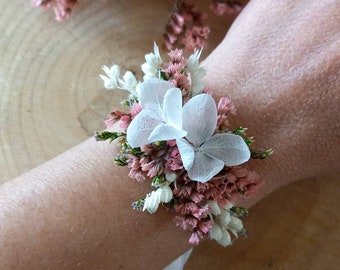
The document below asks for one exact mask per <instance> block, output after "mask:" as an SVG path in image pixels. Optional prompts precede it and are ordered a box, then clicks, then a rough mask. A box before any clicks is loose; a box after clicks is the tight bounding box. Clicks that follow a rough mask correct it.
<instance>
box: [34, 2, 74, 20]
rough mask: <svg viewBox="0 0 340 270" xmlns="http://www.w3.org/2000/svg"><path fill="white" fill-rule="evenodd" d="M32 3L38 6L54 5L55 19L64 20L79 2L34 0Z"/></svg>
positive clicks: (49, 6) (48, 6)
mask: <svg viewBox="0 0 340 270" xmlns="http://www.w3.org/2000/svg"><path fill="white" fill-rule="evenodd" d="M32 4H33V5H34V6H36V7H38V6H41V7H44V8H51V7H53V10H54V13H55V19H56V20H57V21H63V20H64V19H66V18H68V17H69V16H70V14H71V11H72V8H74V6H76V5H77V4H78V1H77V0H32Z"/></svg>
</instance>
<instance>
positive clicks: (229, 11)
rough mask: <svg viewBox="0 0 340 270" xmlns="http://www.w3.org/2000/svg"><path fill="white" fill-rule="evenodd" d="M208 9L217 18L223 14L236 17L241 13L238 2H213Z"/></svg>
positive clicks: (214, 0)
mask: <svg viewBox="0 0 340 270" xmlns="http://www.w3.org/2000/svg"><path fill="white" fill-rule="evenodd" d="M210 9H211V11H212V12H214V13H215V14H216V15H219V16H221V15H224V14H226V15H237V14H239V13H240V12H241V11H242V9H243V6H242V4H241V3H240V2H239V1H223V0H213V1H212V4H211V5H210Z"/></svg>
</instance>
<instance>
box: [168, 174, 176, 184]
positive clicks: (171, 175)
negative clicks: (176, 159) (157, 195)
mask: <svg viewBox="0 0 340 270" xmlns="http://www.w3.org/2000/svg"><path fill="white" fill-rule="evenodd" d="M165 179H166V180H167V181H169V182H171V183H172V182H174V181H175V180H176V179H177V174H175V173H166V174H165Z"/></svg>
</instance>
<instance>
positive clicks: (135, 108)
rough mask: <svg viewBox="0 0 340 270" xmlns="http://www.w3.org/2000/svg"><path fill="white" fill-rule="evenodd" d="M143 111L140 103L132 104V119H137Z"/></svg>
mask: <svg viewBox="0 0 340 270" xmlns="http://www.w3.org/2000/svg"><path fill="white" fill-rule="evenodd" d="M141 111H142V106H141V105H140V104H139V103H138V102H134V103H133V104H132V107H131V109H130V113H131V118H132V119H133V118H135V116H136V115H137V114H139V113H140V112H141Z"/></svg>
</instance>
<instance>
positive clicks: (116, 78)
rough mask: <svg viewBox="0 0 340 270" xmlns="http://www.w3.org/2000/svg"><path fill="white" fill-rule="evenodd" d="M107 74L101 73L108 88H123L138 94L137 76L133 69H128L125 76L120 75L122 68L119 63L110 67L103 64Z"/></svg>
mask: <svg viewBox="0 0 340 270" xmlns="http://www.w3.org/2000/svg"><path fill="white" fill-rule="evenodd" d="M103 70H104V71H105V73H106V75H107V76H104V75H100V78H102V80H103V81H104V87H105V88H106V89H123V90H127V91H129V92H130V93H131V94H132V95H134V96H136V95H137V93H136V88H137V85H138V82H137V79H136V77H135V76H134V75H133V74H132V72H131V71H126V72H125V74H124V76H123V77H120V68H119V66H118V65H112V66H111V67H110V68H109V67H107V66H103Z"/></svg>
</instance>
